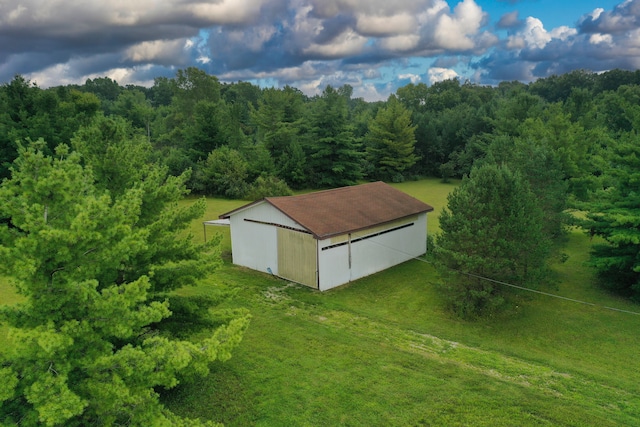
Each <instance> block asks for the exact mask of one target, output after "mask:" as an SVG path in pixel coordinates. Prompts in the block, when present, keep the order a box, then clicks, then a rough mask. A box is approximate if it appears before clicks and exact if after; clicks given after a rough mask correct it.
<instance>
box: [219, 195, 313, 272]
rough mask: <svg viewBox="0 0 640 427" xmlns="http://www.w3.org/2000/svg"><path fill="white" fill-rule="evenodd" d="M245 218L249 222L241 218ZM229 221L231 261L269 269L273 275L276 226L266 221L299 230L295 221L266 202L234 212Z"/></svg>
mask: <svg viewBox="0 0 640 427" xmlns="http://www.w3.org/2000/svg"><path fill="white" fill-rule="evenodd" d="M247 219H248V220H251V221H245V220H247ZM230 220H231V252H232V257H233V263H234V264H237V265H242V266H244V267H249V268H251V269H253V270H258V271H262V272H265V273H268V272H269V269H270V270H271V273H273V274H276V275H277V274H278V235H277V227H275V226H273V225H269V224H280V225H284V226H287V227H293V228H297V229H303V228H302V227H301V226H300V225H299V224H298V223H296V222H295V221H293V220H292V219H291V218H289V217H288V216H286V215H285V214H283V213H282V212H280V211H279V210H277V209H276V208H274V207H273V206H271V205H270V204H268V203H266V202H264V203H260V204H257V205H254V206H251V207H249V208H247V209H245V210H242V211H239V212H236V213H235V214H233V215H231V216H230ZM252 221H259V222H261V223H256V222H252ZM263 223H269V224H263Z"/></svg>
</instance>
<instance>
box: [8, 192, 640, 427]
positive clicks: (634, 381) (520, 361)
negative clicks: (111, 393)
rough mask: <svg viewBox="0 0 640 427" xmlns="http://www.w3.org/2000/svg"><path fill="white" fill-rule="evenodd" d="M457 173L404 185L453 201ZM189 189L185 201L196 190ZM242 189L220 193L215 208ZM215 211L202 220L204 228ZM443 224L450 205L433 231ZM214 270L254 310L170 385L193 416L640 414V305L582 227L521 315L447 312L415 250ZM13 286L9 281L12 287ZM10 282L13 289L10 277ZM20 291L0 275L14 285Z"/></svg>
mask: <svg viewBox="0 0 640 427" xmlns="http://www.w3.org/2000/svg"><path fill="white" fill-rule="evenodd" d="M454 185H455V184H441V183H440V182H439V181H437V180H424V181H418V182H407V183H402V184H398V185H397V187H398V188H400V189H402V190H404V191H406V192H407V193H409V194H411V195H413V196H415V197H417V198H419V199H421V200H424V201H425V202H427V203H429V204H431V205H433V206H434V207H435V208H436V211H439V210H440V209H441V208H442V207H443V206H445V205H446V195H447V193H448V192H449V191H450V190H451V189H452V188H453V187H454ZM189 202H190V201H189V200H186V201H185V203H189ZM243 203H246V202H242V201H227V200H218V199H210V200H208V210H207V213H206V215H205V216H204V217H203V218H202V220H205V219H214V218H217V216H218V215H219V214H220V213H222V212H226V211H228V210H231V209H233V208H235V207H237V206H240V205H242V204H243ZM202 220H198V221H194V224H193V226H192V230H191V231H192V233H193V234H194V236H195V238H197V239H202V238H203V226H202ZM435 230H437V212H435V213H434V214H430V215H429V231H430V232H434V231H435ZM216 231H217V232H220V233H222V235H223V243H222V244H223V248H224V251H226V256H225V259H226V262H225V264H224V266H223V267H222V268H221V269H220V270H218V271H217V272H215V273H214V274H213V275H212V277H211V281H210V282H209V283H204V284H202V285H201V286H199V287H198V288H189V289H184V290H182V291H181V292H184V293H207V292H211V291H212V289H213V288H214V287H215V286H216V285H215V283H224V284H227V285H228V286H231V287H236V288H237V289H238V296H237V297H236V298H235V300H233V301H231V302H229V303H227V305H228V306H230V307H245V308H248V309H249V310H250V311H251V313H252V315H253V319H252V322H251V325H250V327H249V329H248V331H247V333H246V335H245V337H244V340H243V342H242V343H241V344H240V346H239V347H238V348H237V349H236V350H235V351H234V354H233V357H232V358H231V359H230V360H229V361H227V362H225V363H220V364H216V365H215V366H214V367H213V370H212V372H211V374H210V375H209V376H208V377H206V378H202V379H201V380H199V381H197V382H196V383H192V384H185V385H181V386H179V387H177V388H176V389H174V390H170V391H168V392H165V393H164V395H163V401H164V402H165V403H166V404H167V405H168V406H169V407H170V408H171V409H172V410H174V411H176V412H178V413H180V414H183V415H187V416H190V417H200V418H202V419H212V420H216V421H221V422H224V423H225V424H226V425H227V426H251V425H255V426H337V425H344V426H378V425H380V426H422V425H425V426H426V425H431V426H441V425H447V426H471V425H473V426H523V425H533V426H538V425H540V426H556V425H561V426H562V425H565V426H585V425H597V426H620V425H640V397H639V396H640V370H638V369H637V367H636V365H637V363H636V360H637V358H638V354H640V345H639V344H638V340H637V332H638V330H640V316H639V315H633V314H625V313H620V312H614V311H611V310H606V309H603V308H601V307H600V306H610V307H617V308H620V309H625V310H630V311H635V312H640V306H637V305H633V304H631V303H628V302H626V301H624V300H621V299H619V298H617V297H615V296H611V295H609V294H607V293H605V292H603V291H602V290H600V289H599V288H597V287H595V286H594V284H593V277H592V273H591V272H590V271H589V270H588V269H587V268H586V267H585V265H584V262H585V260H586V259H587V256H588V250H589V247H590V244H591V242H590V241H589V239H588V237H586V236H585V235H584V234H582V233H581V232H579V231H577V230H574V231H572V232H571V233H570V235H569V240H568V243H567V247H566V249H565V252H566V253H567V254H568V255H569V259H568V261H567V262H565V263H563V264H558V265H555V266H554V270H555V272H556V273H557V277H556V280H557V282H555V283H552V284H549V285H544V286H542V287H541V290H543V291H545V292H550V293H554V294H558V295H562V296H565V297H568V298H574V299H580V300H586V301H589V302H592V303H596V304H597V305H598V306H590V305H583V304H578V303H574V302H570V301H566V300H561V299H556V298H551V297H547V296H542V295H537V294H523V296H522V297H523V304H522V305H521V306H520V307H519V309H518V310H517V311H515V312H513V313H510V314H509V315H508V316H503V317H501V318H494V319H489V320H484V321H481V322H476V323H470V322H464V321H460V320H457V319H453V318H451V317H450V316H448V314H447V313H446V312H444V311H443V307H442V301H441V299H440V297H439V295H438V292H437V288H436V287H435V286H434V282H435V281H436V280H437V278H436V276H435V272H434V269H433V268H432V267H431V265H430V264H428V263H425V262H421V261H417V260H415V261H410V262H407V263H404V264H402V265H399V266H397V267H394V268H392V269H389V270H387V271H384V272H382V273H379V274H376V275H373V276H370V277H367V278H364V279H362V280H359V281H357V282H353V283H351V284H349V285H345V286H342V287H340V288H337V289H333V290H331V291H328V292H324V293H320V292H317V291H314V290H312V289H309V288H306V287H302V286H299V285H293V284H290V283H287V282H286V281H283V280H280V279H277V278H274V277H272V276H268V275H265V274H261V273H257V272H253V271H250V270H247V269H244V268H239V267H236V266H233V265H231V264H230V263H229V257H228V252H229V250H230V244H229V231H228V229H224V228H219V229H215V228H213V227H208V229H207V235H208V236H210V235H212V234H213V233H214V232H216ZM3 285H5V286H3ZM3 287H4V288H5V289H4V290H3V289H2V288H3ZM5 295H9V298H13V297H11V295H12V294H11V292H8V293H7V291H6V284H5V283H3V282H2V281H0V296H2V297H3V301H5V299H4V298H6V296H5Z"/></svg>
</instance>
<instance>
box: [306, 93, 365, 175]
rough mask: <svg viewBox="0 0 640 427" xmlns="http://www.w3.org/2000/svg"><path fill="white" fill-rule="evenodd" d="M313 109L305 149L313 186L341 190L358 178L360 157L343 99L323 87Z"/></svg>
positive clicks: (345, 99) (344, 98)
mask: <svg viewBox="0 0 640 427" xmlns="http://www.w3.org/2000/svg"><path fill="white" fill-rule="evenodd" d="M314 107H315V108H314V111H313V113H312V118H311V138H312V141H311V144H310V147H309V148H310V158H309V163H310V168H311V171H312V172H311V173H312V176H311V179H313V185H314V186H319V187H341V186H346V185H353V184H355V183H356V182H357V181H358V180H359V179H361V178H362V166H361V163H360V162H361V158H362V153H361V152H360V151H359V144H358V143H357V142H356V140H355V138H354V136H353V129H352V127H351V125H350V124H349V122H348V120H347V119H348V109H347V98H346V97H345V95H343V94H341V93H340V92H339V91H336V90H335V89H334V88H332V87H331V86H327V88H326V89H325V90H324V92H323V93H322V97H321V98H319V99H317V100H316V105H315V106H314Z"/></svg>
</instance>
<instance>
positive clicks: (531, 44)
mask: <svg viewBox="0 0 640 427" xmlns="http://www.w3.org/2000/svg"><path fill="white" fill-rule="evenodd" d="M577 33H578V32H577V30H576V29H575V28H569V27H567V26H561V27H557V28H554V29H553V30H551V31H550V32H549V31H547V30H545V29H544V25H543V24H542V21H540V20H539V19H538V18H534V17H532V16H529V17H527V19H526V20H525V26H524V28H523V29H522V30H521V31H519V32H518V33H516V34H515V35H512V36H509V37H508V38H507V47H508V48H509V49H524V48H537V49H542V48H544V47H545V46H546V45H547V43H549V42H550V41H551V40H553V39H559V40H562V41H566V40H567V39H569V38H570V37H572V36H575V35H576V34H577Z"/></svg>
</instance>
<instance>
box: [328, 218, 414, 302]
mask: <svg viewBox="0 0 640 427" xmlns="http://www.w3.org/2000/svg"><path fill="white" fill-rule="evenodd" d="M410 223H413V225H412V226H408V227H405V228H400V229H397V230H394V231H390V232H387V233H383V234H380V235H377V236H374V237H369V238H365V239H362V240H359V241H355V242H352V243H351V245H350V246H351V267H349V245H348V244H346V245H341V246H336V247H334V248H327V247H328V246H331V245H332V244H335V242H338V241H344V240H348V237H347V236H341V238H337V239H336V238H334V239H333V242H331V241H330V239H327V240H323V241H321V242H320V247H321V248H326V249H325V250H324V251H323V250H322V249H320V250H319V275H320V290H321V291H324V290H327V289H331V288H333V287H336V286H339V285H342V284H344V283H348V282H350V281H352V280H356V279H359V278H361V277H365V276H368V275H370V274H373V273H377V272H379V271H382V270H385V269H387V268H389V267H392V266H394V265H397V264H400V263H402V262H404V261H408V260H410V259H412V258H414V257H417V256H420V255H422V254H424V253H425V252H426V249H427V215H426V213H423V214H420V215H418V216H417V217H414V218H412V219H411V220H407V221H406V222H404V223H402V222H400V223H398V222H395V223H393V224H392V225H390V226H389V229H393V228H396V227H399V226H401V225H403V224H410ZM379 231H380V229H379V228H377V229H376V230H375V233H378V232H379ZM375 233H374V234H375ZM371 234H372V233H369V235H371ZM366 236H367V232H366V231H365V232H359V233H357V236H355V235H354V236H352V239H353V240H356V239H357V238H359V237H366Z"/></svg>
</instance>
